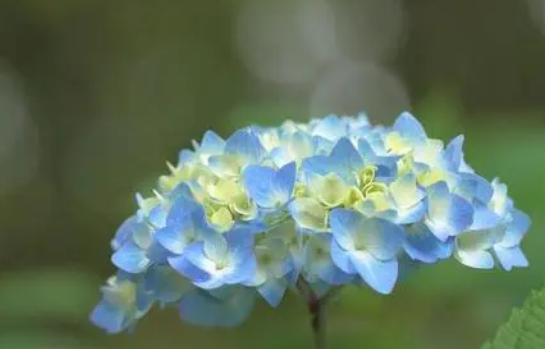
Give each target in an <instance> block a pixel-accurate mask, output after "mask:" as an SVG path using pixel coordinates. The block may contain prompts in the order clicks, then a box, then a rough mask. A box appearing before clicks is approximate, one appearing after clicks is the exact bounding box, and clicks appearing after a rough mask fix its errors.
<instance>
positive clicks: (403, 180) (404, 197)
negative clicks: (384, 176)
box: [390, 174, 422, 208]
mask: <svg viewBox="0 0 545 349" xmlns="http://www.w3.org/2000/svg"><path fill="white" fill-rule="evenodd" d="M390 193H391V194H392V196H393V198H394V200H395V202H396V204H397V205H398V206H399V207H401V208H409V207H411V206H414V205H415V204H416V203H418V201H420V199H421V198H422V196H421V195H420V194H419V192H418V188H417V187H416V178H415V177H414V175H412V174H408V175H405V176H403V177H400V178H398V179H396V180H395V181H394V182H393V183H392V184H390Z"/></svg>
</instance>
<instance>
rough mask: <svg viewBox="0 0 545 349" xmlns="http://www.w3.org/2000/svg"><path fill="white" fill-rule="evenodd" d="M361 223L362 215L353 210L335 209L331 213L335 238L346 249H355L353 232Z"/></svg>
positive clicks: (330, 219)
mask: <svg viewBox="0 0 545 349" xmlns="http://www.w3.org/2000/svg"><path fill="white" fill-rule="evenodd" d="M361 223H362V217H361V215H360V214H358V213H357V212H355V211H353V210H346V209H335V210H333V211H331V213H330V214H329V224H330V225H331V231H332V233H333V238H334V240H335V241H336V242H337V244H339V246H340V247H341V248H343V249H345V250H353V249H354V237H353V234H354V232H355V231H357V230H358V229H359V228H360V226H361Z"/></svg>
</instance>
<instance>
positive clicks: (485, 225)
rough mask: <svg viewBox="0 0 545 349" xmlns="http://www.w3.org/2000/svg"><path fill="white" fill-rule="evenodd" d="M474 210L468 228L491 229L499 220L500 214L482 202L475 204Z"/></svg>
mask: <svg viewBox="0 0 545 349" xmlns="http://www.w3.org/2000/svg"><path fill="white" fill-rule="evenodd" d="M474 210H475V212H474V215H473V223H472V224H471V227H469V230H484V229H491V228H494V227H496V226H497V225H498V224H499V223H500V221H501V217H500V216H498V215H497V214H495V213H494V212H493V211H491V210H490V209H488V207H486V206H484V205H483V204H475V206H474Z"/></svg>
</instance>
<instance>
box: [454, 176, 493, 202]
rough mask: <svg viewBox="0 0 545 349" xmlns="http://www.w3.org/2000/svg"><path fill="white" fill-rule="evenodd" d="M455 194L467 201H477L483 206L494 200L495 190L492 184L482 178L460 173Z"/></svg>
mask: <svg viewBox="0 0 545 349" xmlns="http://www.w3.org/2000/svg"><path fill="white" fill-rule="evenodd" d="M455 193H456V194H459V195H460V196H462V197H463V198H465V199H467V200H473V199H477V200H478V201H479V202H480V203H482V204H488V202H489V201H490V199H491V198H492V194H493V189H492V186H491V185H490V183H489V182H488V181H487V180H486V179H484V178H483V177H481V176H478V175H476V174H473V173H459V174H458V180H457V182H456V190H455Z"/></svg>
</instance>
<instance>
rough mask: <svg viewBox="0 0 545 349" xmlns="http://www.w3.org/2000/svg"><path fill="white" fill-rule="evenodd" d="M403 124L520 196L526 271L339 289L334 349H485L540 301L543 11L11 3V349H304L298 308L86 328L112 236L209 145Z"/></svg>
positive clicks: (4, 100)
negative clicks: (126, 329)
mask: <svg viewBox="0 0 545 349" xmlns="http://www.w3.org/2000/svg"><path fill="white" fill-rule="evenodd" d="M403 110H411V111H414V112H415V113H416V114H417V115H418V117H419V118H420V119H421V120H422V121H423V123H424V124H425V126H426V128H427V130H428V133H429V134H430V135H431V136H434V137H437V138H442V139H444V140H447V139H449V138H451V137H453V136H456V135H458V134H460V133H464V134H465V135H466V158H467V160H468V161H469V162H470V163H471V164H472V165H473V166H474V167H475V168H476V169H477V170H478V171H479V172H480V173H482V174H484V175H485V176H486V177H487V178H489V179H492V178H493V177H495V176H499V177H500V178H501V179H502V180H503V181H505V182H507V183H508V184H509V189H510V195H511V196H512V197H514V198H515V201H516V203H517V205H518V206H519V207H520V208H521V209H523V210H525V211H526V212H528V213H529V214H530V216H531V217H532V219H533V225H532V228H531V232H530V234H529V235H528V237H527V239H526V240H525V242H524V244H523V245H524V249H525V251H526V252H527V255H528V257H529V260H530V263H531V267H530V268H529V269H525V270H516V271H513V272H511V273H505V272H502V271H499V270H498V271H477V270H471V269H468V268H464V267H461V266H460V265H458V264H457V263H456V262H455V261H449V262H445V263H443V264H441V265H438V266H433V267H429V268H423V269H422V270H420V271H419V272H417V273H415V274H414V275H413V276H412V277H411V278H410V279H408V280H407V281H406V282H404V283H402V284H399V285H398V287H397V289H396V291H395V292H394V294H393V295H391V296H388V297H383V296H379V295H377V294H375V293H373V292H371V291H370V290H368V289H360V290H358V289H349V290H346V291H345V292H344V293H343V295H342V297H341V299H340V300H339V301H338V302H337V303H335V304H333V305H332V306H331V307H330V309H329V315H330V323H329V335H330V338H331V340H330V343H331V348H332V349H333V348H335V349H337V348H339V349H340V348H345V349H349V348H358V349H360V348H365V349H464V348H477V347H479V346H480V344H481V343H483V342H484V340H485V339H486V338H488V337H489V336H490V335H491V334H492V333H493V332H494V331H495V328H496V327H497V326H498V325H499V324H500V323H502V322H503V321H505V320H506V319H507V317H508V315H509V313H510V311H511V309H512V307H514V306H517V305H520V304H521V303H522V301H523V300H524V298H525V297H526V296H527V295H528V294H529V292H530V290H532V289H537V288H541V287H542V286H543V285H545V252H544V251H545V232H544V231H543V230H544V229H545V0H524V1H522V0H521V1H513V0H482V1H474V0H457V1H453V0H419V1H401V0H232V1H227V0H199V1H196V0H195V1H190V0H186V1H134V0H115V1H111V0H110V1H108V0H88V1H85V0H49V1H47V0H2V1H1V2H0V208H1V209H0V349H49V348H55V349H57V348H58V349H114V348H115V349H123V348H130V349H148V348H154V349H206V348H216V347H218V346H221V347H222V348H227V349H228V348H237V349H240V348H264V349H266V348H271V349H272V348H306V347H308V344H310V343H311V342H310V333H309V331H308V328H307V327H308V324H307V320H308V319H307V315H306V312H305V309H304V307H303V306H302V305H301V304H300V303H299V302H298V300H297V299H295V297H289V298H288V300H287V301H286V302H284V303H283V304H282V306H281V307H280V308H279V309H277V310H272V309H269V308H268V307H267V306H265V305H264V304H261V305H260V306H258V308H257V309H256V310H255V312H254V313H253V314H252V317H251V319H250V320H249V321H248V322H247V323H245V324H244V325H243V326H241V327H239V328H236V329H232V330H216V329H202V328H196V327H192V326H188V325H185V324H183V323H182V322H181V321H179V320H178V316H177V314H176V312H175V311H164V312H159V311H154V312H152V314H150V316H148V317H147V318H146V319H144V320H143V321H142V322H141V323H140V324H139V327H138V330H137V332H136V333H135V334H133V335H126V334H122V335H118V336H106V335H105V334H103V333H102V332H101V331H99V330H98V329H95V328H93V327H92V326H91V325H90V324H89V323H88V319H87V317H88V313H89V312H90V311H91V309H92V307H93V306H94V303H95V302H96V301H98V299H99V293H98V287H99V286H100V284H101V283H102V282H103V280H104V279H106V278H107V277H108V276H109V274H110V273H112V272H113V268H112V267H111V266H110V263H109V255H110V248H109V240H110V238H111V237H112V235H113V233H114V232H115V230H116V228H117V227H118V225H119V224H120V223H121V222H122V221H123V220H124V218H125V217H127V216H129V215H130V214H131V213H132V212H133V211H134V209H135V203H134V194H135V192H136V191H142V192H143V193H146V194H148V193H149V189H150V187H151V185H153V184H154V179H155V178H156V177H157V176H158V175H159V174H161V173H164V172H165V160H170V161H176V159H177V153H178V151H179V150H180V149H181V148H184V147H188V146H189V145H190V141H191V139H193V138H196V139H200V137H201V134H202V133H203V132H204V131H205V130H207V129H210V128H211V129H214V130H216V131H217V132H218V133H219V134H221V135H223V136H227V135H229V134H230V133H231V132H232V131H234V130H235V129H236V128H237V127H241V126H245V125H248V124H251V123H257V124H263V125H275V124H279V123H280V122H282V120H284V119H286V118H292V119H296V120H299V121H306V120H309V118H310V117H318V116H323V115H327V114H329V113H336V114H343V115H346V114H348V115H351V114H355V113H358V112H360V111H365V112H367V114H368V115H369V117H370V119H371V120H372V122H374V123H382V124H388V123H390V122H391V121H392V120H393V119H394V118H395V117H396V116H397V114H398V113H399V112H401V111H403Z"/></svg>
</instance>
